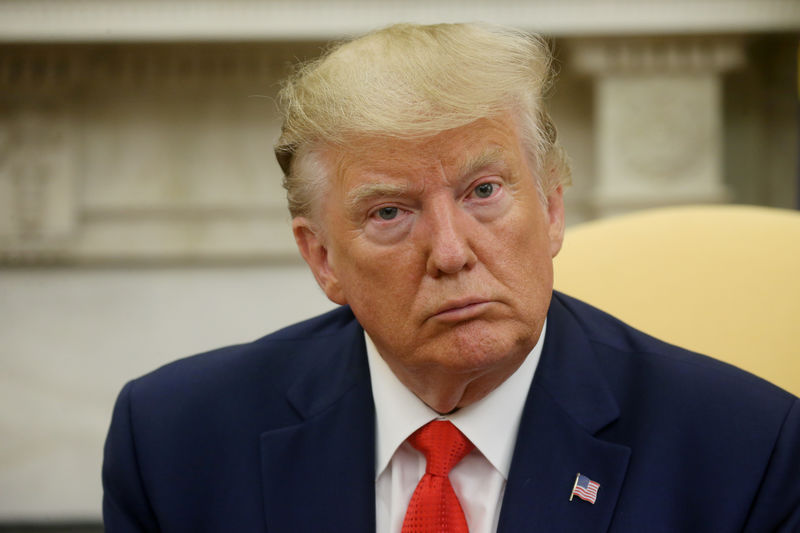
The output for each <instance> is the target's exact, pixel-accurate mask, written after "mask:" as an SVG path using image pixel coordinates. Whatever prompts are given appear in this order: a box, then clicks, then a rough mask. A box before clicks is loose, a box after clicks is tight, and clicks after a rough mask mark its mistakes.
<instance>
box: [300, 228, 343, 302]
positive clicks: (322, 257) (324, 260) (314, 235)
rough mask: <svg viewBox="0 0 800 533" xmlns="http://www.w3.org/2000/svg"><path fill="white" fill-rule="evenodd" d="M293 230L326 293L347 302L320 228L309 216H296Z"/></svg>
mask: <svg viewBox="0 0 800 533" xmlns="http://www.w3.org/2000/svg"><path fill="white" fill-rule="evenodd" d="M292 232H293V233H294V240H295V242H296V243H297V248H298V249H299V250H300V254H301V255H302V256H303V259H305V260H306V263H308V266H309V267H310V268H311V272H312V273H313V274H314V278H315V279H316V280H317V283H318V284H319V286H320V288H321V289H322V290H323V292H325V295H326V296H327V297H328V299H329V300H331V301H332V302H334V303H337V304H339V305H344V304H346V303H347V299H346V298H345V297H344V293H343V292H342V287H341V284H340V283H339V278H338V277H337V276H336V272H335V270H334V269H333V268H332V265H331V264H330V261H329V256H328V248H327V246H326V243H325V241H324V239H323V236H322V235H321V232H320V230H319V229H317V227H316V226H315V225H314V224H313V223H312V222H311V221H310V220H309V219H308V218H306V217H295V218H294V219H292Z"/></svg>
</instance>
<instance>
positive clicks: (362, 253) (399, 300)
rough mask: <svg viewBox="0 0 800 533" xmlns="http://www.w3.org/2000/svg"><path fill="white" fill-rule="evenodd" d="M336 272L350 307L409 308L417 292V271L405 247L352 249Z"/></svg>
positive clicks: (411, 254) (357, 247)
mask: <svg viewBox="0 0 800 533" xmlns="http://www.w3.org/2000/svg"><path fill="white" fill-rule="evenodd" d="M342 259H344V257H342ZM339 272H340V273H341V274H340V276H339V279H340V280H341V283H342V289H343V290H344V292H345V295H346V297H347V300H348V302H349V303H350V305H351V306H353V307H354V308H356V307H357V308H359V309H362V310H367V311H369V310H378V309H385V310H389V311H392V310H400V309H407V308H408V302H410V301H411V300H412V299H413V298H414V295H415V294H416V292H417V291H416V288H417V286H418V284H419V272H420V268H419V265H418V261H417V260H416V259H415V254H414V253H413V250H409V249H407V247H381V248H376V247H374V246H354V247H353V248H352V249H351V250H350V253H349V254H348V255H347V259H346V260H345V261H342V262H341V263H340V268H339Z"/></svg>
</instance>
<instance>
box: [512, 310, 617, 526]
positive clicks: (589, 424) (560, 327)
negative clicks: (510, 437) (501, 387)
mask: <svg viewBox="0 0 800 533" xmlns="http://www.w3.org/2000/svg"><path fill="white" fill-rule="evenodd" d="M618 416H619V411H618V407H617V403H616V401H615V400H614V398H613V397H612V395H611V393H610V391H609V390H608V385H607V383H606V381H605V379H604V377H603V375H602V373H601V372H600V369H599V368H598V366H597V362H596V360H595V359H594V357H593V354H592V348H591V345H590V344H589V342H588V340H587V339H586V338H585V336H584V334H583V331H582V329H581V327H580V326H579V324H578V323H577V322H576V321H575V319H574V317H573V316H572V315H571V314H570V313H569V312H568V311H567V310H566V309H565V308H564V307H563V306H562V305H561V303H560V302H559V301H558V298H557V296H554V298H553V301H552V303H551V305H550V312H549V313H548V322H547V336H546V338H545V345H544V348H543V352H542V357H541V360H540V362H539V367H538V368H537V371H536V375H535V377H534V380H533V384H532V386H531V390H530V392H529V394H528V399H527V401H526V405H525V409H524V411H523V415H522V421H521V423H520V429H519V435H518V437H517V443H516V447H515V451H514V457H513V459H512V463H511V469H510V473H509V479H508V483H507V485H506V492H505V496H504V499H503V507H502V511H501V515H500V523H499V526H498V531H501V532H521V531H560V532H570V531H581V532H604V531H607V530H608V527H609V524H610V522H611V517H612V514H613V511H614V507H615V505H616V502H617V498H618V496H619V492H620V490H621V487H622V483H623V480H624V477H625V472H626V470H627V466H628V458H629V456H630V449H629V448H627V447H625V446H620V445H617V444H614V443H610V442H607V441H604V440H602V439H599V438H597V437H596V436H595V434H596V433H597V432H598V431H599V430H600V429H602V428H603V427H605V426H607V425H608V424H610V423H611V422H613V421H614V420H615V419H616V418H617V417H618ZM578 472H580V473H581V474H584V475H586V476H587V477H589V478H591V479H592V480H594V481H596V482H598V483H599V484H600V489H599V491H598V495H597V500H596V502H595V503H594V504H591V503H589V502H586V501H583V500H581V499H579V498H577V497H575V498H573V500H572V501H570V500H569V498H570V494H571V491H572V488H573V485H574V483H575V477H576V475H577V473H578Z"/></svg>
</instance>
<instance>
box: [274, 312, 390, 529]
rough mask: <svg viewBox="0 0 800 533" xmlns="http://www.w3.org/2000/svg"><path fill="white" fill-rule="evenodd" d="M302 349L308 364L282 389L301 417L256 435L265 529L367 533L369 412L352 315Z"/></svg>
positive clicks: (370, 517)
mask: <svg viewBox="0 0 800 533" xmlns="http://www.w3.org/2000/svg"><path fill="white" fill-rule="evenodd" d="M342 312H345V310H342ZM346 312H347V313H349V310H346ZM351 316H352V315H351ZM305 351H306V352H307V353H305V354H304V357H307V358H308V359H309V360H311V361H312V364H310V365H308V366H307V367H306V368H305V369H304V371H303V374H302V375H301V376H300V377H299V378H298V379H297V380H296V381H295V382H294V384H293V385H292V386H291V387H290V388H289V390H288V393H287V399H288V401H289V403H290V404H291V405H292V407H293V408H294V409H295V410H296V411H297V413H298V414H299V415H300V416H301V417H302V418H303V421H302V422H301V423H299V424H297V425H293V426H289V427H284V428H280V429H276V430H272V431H267V432H265V433H263V434H262V435H261V473H262V480H263V487H264V510H265V520H266V525H267V529H268V530H269V531H340V530H341V531H352V532H364V533H366V532H372V531H374V529H375V473H374V471H375V445H374V442H375V414H374V406H373V402H372V391H371V387H370V380H369V368H368V365H367V360H366V348H365V346H364V335H363V330H362V329H361V327H360V326H359V325H358V323H357V322H356V320H355V318H353V319H352V320H351V321H350V322H348V323H347V324H346V325H345V326H344V328H343V330H342V332H341V334H340V335H335V336H328V337H325V338H322V339H320V340H318V341H313V342H312V343H311V344H309V345H308V346H307V347H306V348H305Z"/></svg>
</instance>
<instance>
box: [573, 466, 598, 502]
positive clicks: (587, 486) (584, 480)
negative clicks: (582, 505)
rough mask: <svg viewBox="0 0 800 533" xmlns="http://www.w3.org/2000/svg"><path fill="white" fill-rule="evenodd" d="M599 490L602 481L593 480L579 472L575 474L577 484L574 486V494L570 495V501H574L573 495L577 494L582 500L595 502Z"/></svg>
mask: <svg viewBox="0 0 800 533" xmlns="http://www.w3.org/2000/svg"><path fill="white" fill-rule="evenodd" d="M598 490H600V483H598V482H597V481H592V480H591V479H589V478H588V477H586V476H584V475H583V474H581V473H580V472H579V473H578V475H577V476H575V484H574V485H573V486H572V494H570V495H569V501H572V497H573V496H577V497H578V498H580V499H581V500H586V501H587V502H589V503H591V504H594V502H595V500H596V499H597V491H598Z"/></svg>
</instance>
